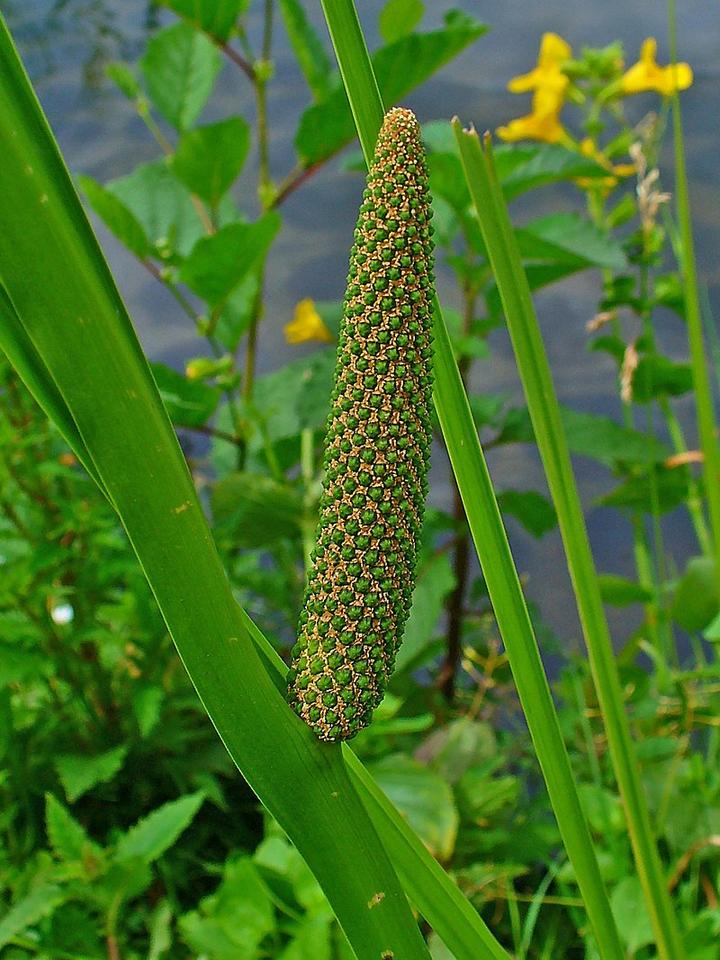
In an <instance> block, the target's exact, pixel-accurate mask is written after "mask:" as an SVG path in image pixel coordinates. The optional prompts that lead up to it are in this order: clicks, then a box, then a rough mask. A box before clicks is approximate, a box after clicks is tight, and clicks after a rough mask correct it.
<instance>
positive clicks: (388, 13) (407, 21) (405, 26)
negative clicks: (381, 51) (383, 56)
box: [378, 0, 425, 43]
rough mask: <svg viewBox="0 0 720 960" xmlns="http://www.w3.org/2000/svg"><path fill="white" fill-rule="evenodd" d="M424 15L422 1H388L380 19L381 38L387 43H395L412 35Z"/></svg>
mask: <svg viewBox="0 0 720 960" xmlns="http://www.w3.org/2000/svg"><path fill="white" fill-rule="evenodd" d="M424 13H425V4H424V3H423V2H422V0H387V3H386V4H385V6H384V7H383V8H382V10H381V11H380V17H379V19H378V27H379V28H380V35H381V37H382V38H383V40H384V41H385V43H394V42H395V40H399V39H400V38H401V37H404V36H406V35H407V34H408V33H412V31H413V30H414V29H415V27H416V26H417V25H418V23H420V21H421V20H422V17H423V14H424Z"/></svg>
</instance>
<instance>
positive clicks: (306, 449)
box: [300, 427, 315, 580]
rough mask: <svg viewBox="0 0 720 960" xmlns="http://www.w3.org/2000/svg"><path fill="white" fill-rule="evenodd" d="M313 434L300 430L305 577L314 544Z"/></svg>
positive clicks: (307, 573) (309, 429) (308, 574)
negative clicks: (303, 492)
mask: <svg viewBox="0 0 720 960" xmlns="http://www.w3.org/2000/svg"><path fill="white" fill-rule="evenodd" d="M313 448H314V434H313V431H312V429H311V428H310V427H305V428H304V429H303V430H302V431H301V432H300V472H301V475H302V479H303V486H304V488H305V495H304V497H303V508H304V509H303V513H304V516H303V531H302V543H303V561H304V563H305V579H306V580H307V578H308V577H309V576H310V572H311V570H312V552H313V547H314V546H315V529H314V522H313V519H312V515H311V508H312V501H313V489H312V488H313V482H314V480H315V460H314V449H313Z"/></svg>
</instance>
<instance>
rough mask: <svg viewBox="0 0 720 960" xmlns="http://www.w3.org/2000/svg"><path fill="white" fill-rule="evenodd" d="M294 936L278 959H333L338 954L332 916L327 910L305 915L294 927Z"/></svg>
mask: <svg viewBox="0 0 720 960" xmlns="http://www.w3.org/2000/svg"><path fill="white" fill-rule="evenodd" d="M292 937H293V939H292V943H289V944H288V945H287V947H286V948H285V949H284V950H283V951H282V953H280V954H279V955H278V960H333V958H335V957H337V955H338V954H337V951H336V949H335V944H334V940H335V938H334V936H333V931H332V917H330V916H328V915H327V912H323V913H320V914H310V915H308V916H306V917H303V919H302V920H301V921H300V923H298V924H297V925H296V926H294V927H293V930H292Z"/></svg>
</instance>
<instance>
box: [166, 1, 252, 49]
mask: <svg viewBox="0 0 720 960" xmlns="http://www.w3.org/2000/svg"><path fill="white" fill-rule="evenodd" d="M161 2H162V3H163V4H164V5H165V6H167V7H169V8H170V9H171V10H173V11H174V12H175V13H177V15H178V16H180V17H182V18H183V20H186V21H187V22H188V23H189V24H191V25H192V26H193V27H196V28H197V29H199V30H202V31H204V32H205V33H207V34H209V36H211V37H213V38H214V39H215V40H219V41H220V42H224V41H225V40H227V38H228V37H229V36H230V34H231V33H232V30H233V27H234V26H235V24H236V22H237V20H238V17H240V16H241V15H242V14H243V13H244V12H245V11H246V10H247V8H248V6H249V5H250V0H161Z"/></svg>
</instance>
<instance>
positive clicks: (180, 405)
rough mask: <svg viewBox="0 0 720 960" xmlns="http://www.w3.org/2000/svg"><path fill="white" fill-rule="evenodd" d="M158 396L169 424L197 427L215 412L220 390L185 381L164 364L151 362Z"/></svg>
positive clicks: (179, 374) (201, 383) (204, 384)
mask: <svg viewBox="0 0 720 960" xmlns="http://www.w3.org/2000/svg"><path fill="white" fill-rule="evenodd" d="M151 366H152V372H153V376H154V377H155V383H156V384H157V387H158V390H159V391H160V396H161V397H162V399H163V403H164V404H165V409H166V410H167V412H168V416H169V417H170V419H171V420H172V422H173V423H174V424H175V425H176V426H178V427H200V426H202V425H203V424H204V423H206V422H207V421H208V419H209V418H210V417H211V416H212V414H213V413H214V412H215V408H216V407H217V405H218V401H219V399H220V390H219V389H218V388H217V387H211V386H210V385H209V384H207V383H203V382H202V381H200V380H188V378H187V377H186V376H184V375H183V374H182V373H178V372H177V371H176V370H173V369H172V368H171V367H168V366H167V365H166V364H164V363H153V364H151Z"/></svg>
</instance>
